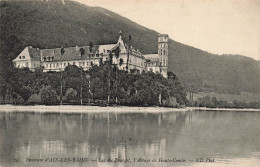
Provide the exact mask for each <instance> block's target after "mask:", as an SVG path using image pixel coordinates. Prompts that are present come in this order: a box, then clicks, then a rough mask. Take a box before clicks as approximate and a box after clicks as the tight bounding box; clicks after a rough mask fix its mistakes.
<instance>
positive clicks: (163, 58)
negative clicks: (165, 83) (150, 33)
mask: <svg viewBox="0 0 260 167" xmlns="http://www.w3.org/2000/svg"><path fill="white" fill-rule="evenodd" d="M168 43H169V36H168V35H167V34H159V36H158V55H159V58H160V72H161V74H162V75H163V76H164V77H166V78H167V70H168V54H169V53H168Z"/></svg>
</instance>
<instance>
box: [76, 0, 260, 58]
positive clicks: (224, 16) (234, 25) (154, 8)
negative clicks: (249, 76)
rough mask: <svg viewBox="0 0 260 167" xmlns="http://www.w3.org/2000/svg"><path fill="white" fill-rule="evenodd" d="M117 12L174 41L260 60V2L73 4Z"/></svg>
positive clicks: (94, 0) (89, 0) (93, 0)
mask: <svg viewBox="0 0 260 167" xmlns="http://www.w3.org/2000/svg"><path fill="white" fill-rule="evenodd" d="M76 1H78V2H80V3H84V4H86V5H89V6H99V7H103V8H106V9H109V10H111V11H113V12H116V13H118V14H120V15H122V16H124V17H127V18H129V19H130V20H132V21H134V22H136V23H138V24H140V25H143V26H145V27H147V28H150V29H153V30H155V31H158V32H159V33H166V34H169V36H170V38H172V39H173V40H175V41H178V42H181V43H184V44H188V45H190V46H194V47H196V48H200V49H202V50H205V51H208V52H211V53H216V54H224V53H226V54H229V53H232V54H241V55H245V56H248V57H252V58H254V59H257V60H260V0H76Z"/></svg>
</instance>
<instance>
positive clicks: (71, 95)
mask: <svg viewBox="0 0 260 167" xmlns="http://www.w3.org/2000/svg"><path fill="white" fill-rule="evenodd" d="M77 94H78V93H77V91H76V90H75V89H73V88H68V89H67V90H66V93H65V98H66V99H67V100H68V101H70V100H72V99H74V98H75V97H76V96H77Z"/></svg>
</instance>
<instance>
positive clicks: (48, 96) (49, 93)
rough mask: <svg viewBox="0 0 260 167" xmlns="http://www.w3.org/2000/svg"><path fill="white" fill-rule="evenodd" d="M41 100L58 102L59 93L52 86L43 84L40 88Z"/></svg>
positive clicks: (46, 102) (47, 102)
mask: <svg viewBox="0 0 260 167" xmlns="http://www.w3.org/2000/svg"><path fill="white" fill-rule="evenodd" d="M40 97H41V101H42V102H43V103H44V104H50V103H56V102H57V100H58V99H57V93H56V91H55V90H54V89H53V88H52V87H51V86H48V85H46V86H43V87H42V88H41V90H40Z"/></svg>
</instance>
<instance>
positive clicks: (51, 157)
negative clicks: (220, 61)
mask: <svg viewBox="0 0 260 167" xmlns="http://www.w3.org/2000/svg"><path fill="white" fill-rule="evenodd" d="M259 118H260V113H244V112H173V113H158V114H151V113H121V114H119V113H90V114H86V113H82V114H64V113H59V114H57V113H28V112H24V113H21V112H8V113H0V166H1V165H2V166H45V167H46V166H47V167H48V166H70V167H71V166H75V167H80V166H94V167H98V166H111V167H120V166H122V167H123V166H124V167H132V166H162V167H164V166H165V167H167V166H185V165H190V166H200V165H202V164H203V166H219V165H220V164H221V166H225V165H228V164H229V165H230V163H231V164H232V166H236V165H237V166H239V165H241V163H242V161H243V162H245V166H247V163H259V161H258V159H259V158H260V144H259V141H260V124H259V120H260V119H259ZM66 158H67V159H66ZM72 158H74V159H72ZM84 158H85V159H84ZM86 158H88V162H84V161H85V160H86ZM159 158H162V159H163V160H167V159H173V158H175V159H176V160H177V159H178V160H181V159H184V160H185V161H186V162H171V163H166V162H158V160H159ZM196 158H204V160H205V159H206V158H213V159H215V162H214V163H205V162H200V163H198V162H195V161H196ZM46 159H47V161H45V162H38V161H40V160H46ZM61 159H62V161H63V162H60V161H61ZM97 159H100V160H101V161H102V162H98V161H95V160H97ZM55 160H57V161H59V162H55ZM70 160H72V161H76V162H71V161H70ZM92 160H93V161H92ZM108 160H111V162H103V161H108ZM116 160H130V161H131V163H129V162H127V163H124V162H114V161H116ZM152 160H156V162H152ZM17 161H18V162H17ZM32 161H34V162H32ZM67 161H69V162H67ZM134 161H140V162H134ZM240 161H241V162H240Z"/></svg>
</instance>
